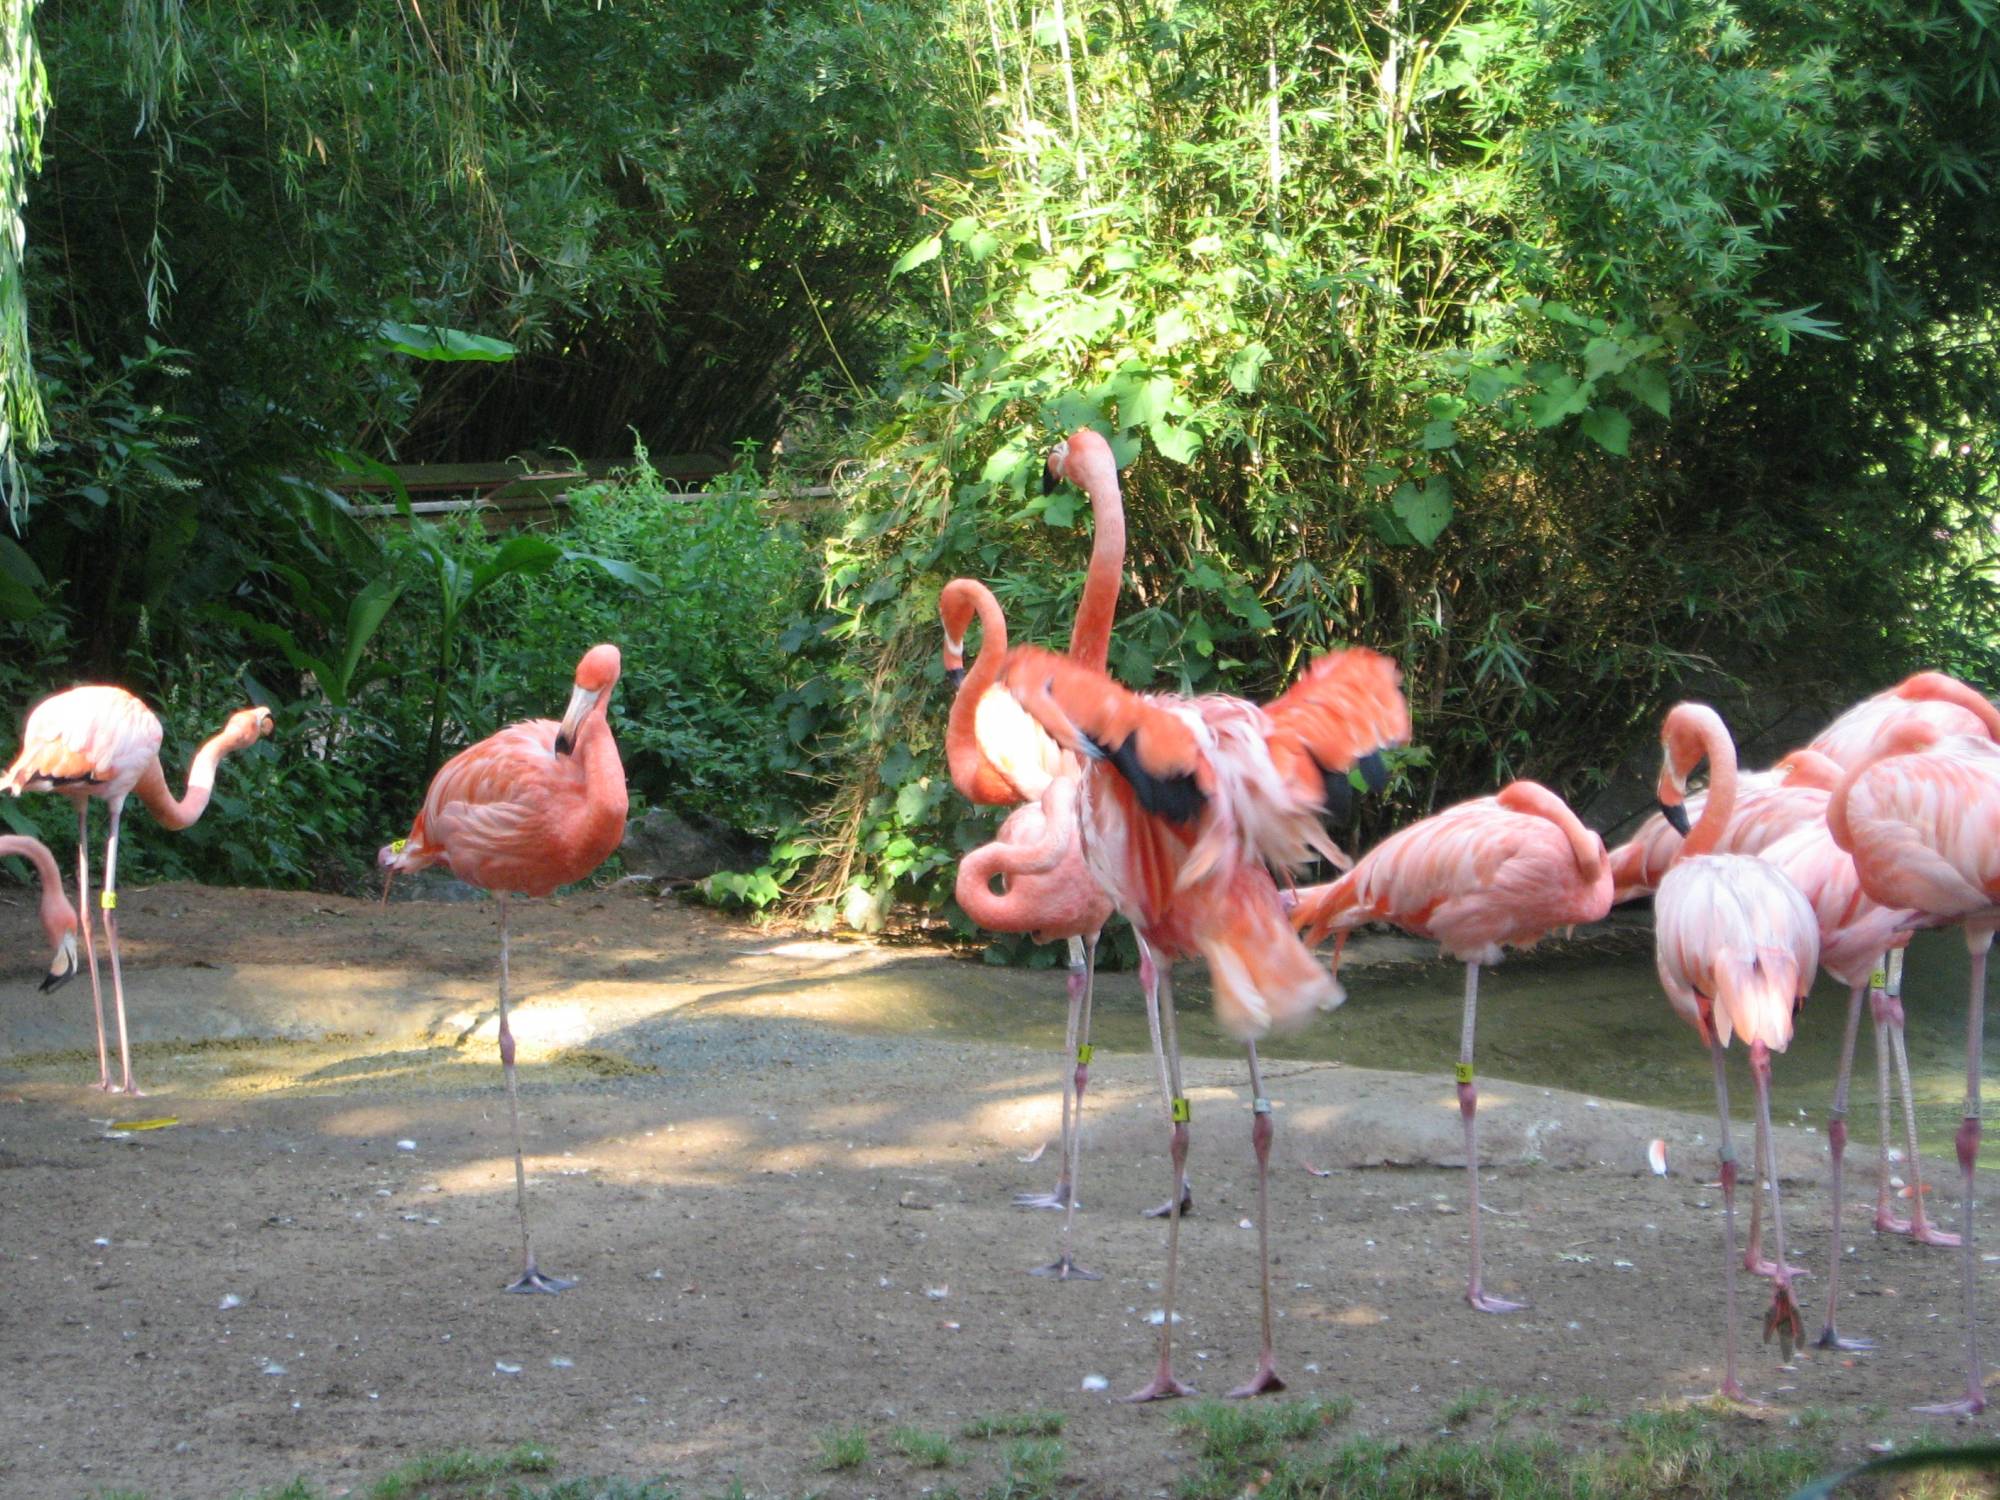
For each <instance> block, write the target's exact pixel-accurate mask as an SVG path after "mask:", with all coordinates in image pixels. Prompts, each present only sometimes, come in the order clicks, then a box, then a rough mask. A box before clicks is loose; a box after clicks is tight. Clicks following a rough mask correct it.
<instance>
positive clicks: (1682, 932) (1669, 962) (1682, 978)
mask: <svg viewBox="0 0 2000 1500" xmlns="http://www.w3.org/2000/svg"><path fill="white" fill-rule="evenodd" d="M1660 739H1661V743H1662V744H1663V745H1664V746H1665V747H1666V767H1665V769H1664V770H1663V771H1662V773H1661V778H1660V780H1661V788H1660V790H1661V794H1662V795H1661V801H1662V802H1663V803H1665V804H1666V805H1667V806H1669V807H1673V806H1675V805H1677V804H1678V802H1679V800H1680V798H1681V797H1682V796H1683V795H1684V794H1685V787H1686V774H1687V771H1688V770H1689V769H1692V767H1693V766H1694V765H1695V764H1698V763H1699V762H1700V760H1701V759H1702V758H1703V757H1706V759H1707V760H1708V768H1709V788H1708V803H1707V805H1706V806H1705V807H1704V808H1703V809H1702V815H1701V821H1700V822H1698V823H1696V824H1695V825H1694V827H1693V829H1692V831H1690V832H1689V834H1688V836H1687V838H1686V840H1685V841H1683V843H1682V845H1681V852H1680V857H1679V858H1678V859H1677V860H1675V862H1674V865H1673V868H1672V869H1670V870H1668V871H1667V873H1666V876H1665V878H1664V879H1662V880H1661V882H1660V888H1659V890H1658V892H1657V893H1656V894H1655V896H1654V898H1653V924H1654V954H1655V960H1656V962H1657V964H1658V967H1659V972H1660V985H1661V987H1662V988H1663V989H1665V991H1666V993H1667V999H1668V1000H1669V1001H1670V1002H1671V1003H1672V1005H1673V1007H1674V1010H1675V1011H1676V1012H1677V1013H1679V1015H1680V1016H1681V1018H1682V1019H1683V1020H1685V1021H1686V1022H1687V1023H1688V1024H1689V1025H1691V1026H1693V1027H1694V1029H1695V1031H1696V1033H1697V1034H1698V1035H1699V1036H1700V1037H1701V1039H1702V1041H1703V1042H1704V1043H1706V1044H1707V1046H1708V1049H1709V1055H1710V1057H1711V1058H1712V1059H1713V1062H1714V1065H1715V1103H1716V1110H1717V1114H1718V1117H1719V1119H1720V1122H1721V1126H1722V1140H1721V1147H1720V1149H1719V1151H1718V1152H1717V1155H1718V1156H1719V1157H1720V1159H1721V1163H1722V1224H1723V1230H1722V1236H1723V1286H1724V1302H1725V1306H1726V1308H1727V1316H1728V1320H1729V1323H1728V1332H1727V1334H1726V1337H1725V1345H1724V1347H1725V1365H1724V1375H1723V1381H1722V1393H1723V1395H1725V1396H1727V1397H1730V1398H1732V1399H1741V1398H1742V1395H1743V1388H1742V1386H1741V1385H1740V1384H1739V1383H1738V1381H1737V1378H1736V1152H1735V1148H1734V1147H1733V1146H1732V1145H1731V1144H1730V1141H1729V1084H1728V1079H1727V1077H1726V1075H1725V1073H1724V1071H1723V1058H1722V1053H1723V1049H1724V1048H1725V1047H1726V1046H1727V1045H1728V1044H1729V1039H1730V1037H1732V1036H1740V1037H1742V1038H1743V1040H1744V1041H1745V1042H1746V1043H1747V1044H1748V1045H1749V1048H1750V1076H1751V1078H1752V1080H1753V1082H1754V1083H1755V1085H1756V1090H1757V1136H1758V1141H1759V1143H1760V1148H1761V1150H1762V1152H1763V1156H1762V1158H1761V1159H1760V1160H1759V1162H1758V1163H1757V1164H1756V1171H1757V1172H1762V1173H1764V1174H1765V1175H1766V1176H1767V1177H1768V1179H1769V1181H1770V1184H1771V1229H1772V1233H1773V1234H1774V1235H1775V1236H1776V1239H1777V1252H1778V1254H1777V1262H1776V1264H1775V1265H1774V1267H1773V1274H1772V1277H1771V1282H1772V1295H1771V1310H1770V1312H1769V1313H1768V1314H1767V1315H1766V1316H1765V1319H1764V1332H1765V1337H1766V1338H1768V1337H1770V1335H1771V1334H1772V1333H1773V1332H1776V1333H1777V1334H1778V1336H1779V1340H1780V1343H1781V1345H1782V1347H1783V1349H1784V1352H1785V1355H1786V1357H1787V1358H1788V1359H1789V1358H1790V1356H1791V1350H1792V1345H1793V1344H1794V1342H1799V1341H1803V1339H1804V1337H1805V1325H1804V1322H1803V1320H1802V1319H1801V1318H1800V1316H1799V1310H1798V1304H1797V1303H1796V1302H1794V1301H1793V1299H1792V1291H1791V1278H1792V1272H1791V1268H1790V1267H1789V1266H1788V1265H1787V1264H1786V1263H1785V1220H1784V1212H1783V1209H1782V1207H1781V1206H1780V1204H1779V1198H1778V1167H1777V1158H1776V1156H1775V1154H1774V1147H1773V1145H1772V1141H1771V1088H1770V1084H1771V1053H1773V1052H1783V1051H1784V1050H1785V1049H1786V1048H1787V1047H1788V1046H1790V1045H1791V1040H1792V1013H1793V1011H1794V1010H1795V1009H1796V1008H1797V1006H1798V1005H1799V1004H1800V1003H1801V1002H1802V1001H1803V1000H1804V998H1805V992H1806V990H1807V989H1808V988H1809V987H1810V986H1811V984H1812V977H1813V970H1814V969H1815V967H1817V965H1818V963H1819V924H1818V923H1817V922H1816V921H1815V920H1814V918H1813V913H1812V908H1811V907H1809V906H1808V905H1807V904H1806V898H1805V897H1804V896H1802V895H1801V894H1800V893H1799V890H1798V888H1797V887H1796V886H1794V885H1793V884H1792V883H1791V882H1790V881H1789V880H1787V879H1786V878H1785V877H1784V876H1783V875H1782V874H1780V873H1779V872H1778V870H1777V867H1776V866H1774V865H1771V864H1769V863H1767V862H1766V861H1764V860H1761V859H1756V858H1753V857H1751V856H1748V855H1742V854H1716V853H1713V852H1711V851H1713V849H1714V848H1715V846H1716V844H1717V842H1718V841H1719V840H1720V839H1721V837H1722V833H1723V830H1724V828H1726V827H1727V826H1728V823H1729V816H1730V811H1731V804H1732V803H1733V802H1734V800H1735V794H1736V747H1735V746H1734V745H1733V744H1732V743H1731V741H1730V738H1729V731H1728V730H1727V729H1726V728H1724V727H1723V723H1722V720H1721V718H1720V717H1719V716H1718V715H1717V714H1716V712H1715V710H1714V709H1712V708H1709V707H1707V706H1706V705H1703V704H1699V703H1682V704H1679V705H1677V706H1676V707H1675V708H1674V710H1673V711H1672V712H1671V713H1669V714H1668V715H1667V721H1666V724H1665V726H1664V727H1663V728H1662V730H1661V732H1660ZM1756 1180H1757V1179H1756V1175H1755V1173H1754V1172H1753V1174H1752V1177H1751V1184H1752V1188H1753V1191H1754V1188H1755V1184H1756Z"/></svg>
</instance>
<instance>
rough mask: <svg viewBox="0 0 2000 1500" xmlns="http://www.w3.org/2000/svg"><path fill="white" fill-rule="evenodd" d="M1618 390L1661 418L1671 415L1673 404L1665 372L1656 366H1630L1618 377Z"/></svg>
mask: <svg viewBox="0 0 2000 1500" xmlns="http://www.w3.org/2000/svg"><path fill="white" fill-rule="evenodd" d="M1618 388H1619V389H1620V390H1622V391H1625V392H1627V393H1629V394H1630V395H1632V396H1634V397H1636V398H1637V399H1638V400H1639V401H1640V403H1641V404H1643V405H1645V406H1650V407H1651V408H1652V409H1653V410H1654V411H1656V412H1658V413H1659V414H1660V415H1661V416H1663V417H1665V416H1670V415H1672V405H1673V402H1672V398H1671V396H1670V395H1669V394H1668V387H1667V372H1666V371H1665V370H1663V369H1661V368H1660V367H1659V366H1658V365H1634V366H1632V368H1631V369H1629V370H1627V371H1625V373H1624V374H1622V375H1620V376H1619V377H1618Z"/></svg>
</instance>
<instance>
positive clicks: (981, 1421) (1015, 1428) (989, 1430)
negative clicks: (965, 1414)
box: [958, 1411, 1068, 1438]
mask: <svg viewBox="0 0 2000 1500" xmlns="http://www.w3.org/2000/svg"><path fill="white" fill-rule="evenodd" d="M1067 1420H1068V1419H1067V1418H1065V1417H1064V1416H1063V1414H1062V1413H1061V1412H1059V1411H1017V1412H1007V1413H1003V1414H1002V1415H1000V1416H995V1417H974V1418H973V1419H972V1420H971V1421H970V1422H967V1423H966V1424H965V1425H964V1426H963V1427H961V1428H959V1429H958V1435H959V1436H960V1437H964V1438H992V1437H1060V1436H1061V1435H1062V1430H1063V1423H1064V1422H1065V1421H1067Z"/></svg>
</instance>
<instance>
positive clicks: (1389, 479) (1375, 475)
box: [1361, 464, 1401, 484]
mask: <svg viewBox="0 0 2000 1500" xmlns="http://www.w3.org/2000/svg"><path fill="white" fill-rule="evenodd" d="M1399 477H1401V476H1400V475H1399V474H1398V473H1397V471H1396V470H1394V469H1390V468H1385V467H1383V466H1382V465H1381V464H1370V465H1368V467H1367V468H1365V469H1363V470H1362V471H1361V482H1362V483H1363V484H1394V483H1395V482H1396V480H1397V479H1398V478H1399Z"/></svg>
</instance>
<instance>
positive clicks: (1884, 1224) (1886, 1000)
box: [1868, 989, 1910, 1234]
mask: <svg viewBox="0 0 2000 1500" xmlns="http://www.w3.org/2000/svg"><path fill="white" fill-rule="evenodd" d="M1868 1003H1869V1007H1870V1010H1871V1012H1872V1014H1873V1016H1874V1020H1875V1112H1876V1116H1877V1119H1878V1122H1879V1129H1878V1133H1877V1135H1876V1147H1875V1150H1876V1154H1877V1158H1878V1161H1877V1166H1876V1175H1875V1232H1876V1233H1877V1234H1907V1233H1909V1229H1910V1225H1909V1221H1908V1220H1907V1219H1899V1218H1897V1217H1896V1216H1895V1214H1894V1213H1892V1212H1891V1211H1890V1207H1889V1201H1890V1200H1889V1177H1890V1175H1891V1173H1890V1166H1889V1138H1890V1136H1891V1135H1892V1134H1894V1124H1893V1122H1894V1116H1893V1115H1892V1114H1891V1113H1890V1109H1889V1071H1890V1069H1891V1068H1893V1067H1894V1066H1895V1064H1894V1062H1893V1060H1892V1059H1891V1057H1890V1052H1889V1007H1890V1006H1892V1005H1894V1004H1895V1003H1896V1001H1895V996H1894V995H1893V994H1891V993H1889V992H1887V991H1884V990H1879V989H1878V990H1874V991H1872V992H1871V993H1870V994H1869V996H1868Z"/></svg>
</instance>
